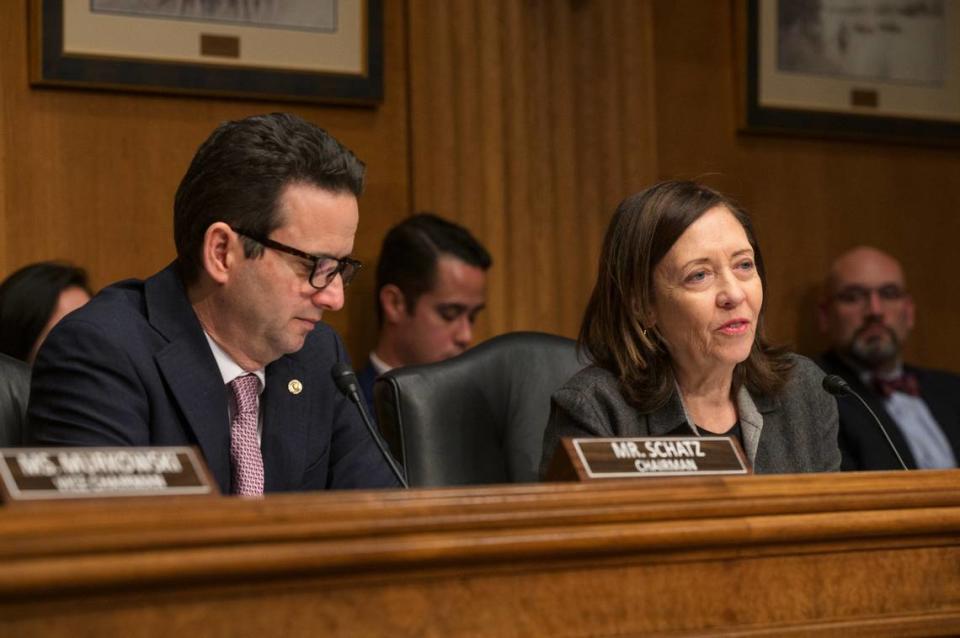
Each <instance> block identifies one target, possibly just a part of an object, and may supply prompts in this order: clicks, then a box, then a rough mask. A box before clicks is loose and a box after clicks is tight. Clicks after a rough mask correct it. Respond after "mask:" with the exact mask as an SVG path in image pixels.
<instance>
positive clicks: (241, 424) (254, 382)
mask: <svg viewBox="0 0 960 638" xmlns="http://www.w3.org/2000/svg"><path fill="white" fill-rule="evenodd" d="M230 388H231V389H232V390H233V398H234V400H235V401H236V408H237V411H236V414H234V415H233V421H232V422H231V423H230V464H231V466H232V470H233V492H234V494H240V495H241V496H257V495H260V494H263V457H262V456H261V455H260V443H259V442H258V441H257V421H258V419H259V414H260V405H259V404H260V379H259V378H257V376H256V375H255V374H245V375H243V376H242V377H237V378H236V379H234V380H233V381H231V382H230Z"/></svg>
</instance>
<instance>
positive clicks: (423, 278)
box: [376, 213, 493, 324]
mask: <svg viewBox="0 0 960 638" xmlns="http://www.w3.org/2000/svg"><path fill="white" fill-rule="evenodd" d="M441 255H448V256H451V257H455V258H457V259H459V260H461V261H463V262H465V263H467V264H469V265H471V266H475V267H477V268H480V269H482V270H487V269H489V268H490V265H491V264H492V263H493V260H492V259H491V258H490V253H488V252H487V249H486V248H484V247H483V245H482V244H481V243H480V242H479V241H477V239H476V238H475V237H474V236H473V235H471V234H470V231H469V230H467V229H466V228H464V227H463V226H460V225H459V224H455V223H453V222H451V221H447V220H446V219H443V218H442V217H438V216H437V215H434V214H433V213H418V214H416V215H413V216H411V217H408V218H407V219H405V220H403V221H402V222H400V223H399V224H397V225H396V226H394V227H393V228H391V229H390V231H389V232H388V233H387V236H386V237H384V238H383V246H382V247H381V248H380V259H379V261H378V262H377V286H376V303H377V320H378V321H379V323H380V324H382V323H383V308H382V307H381V305H380V290H382V289H383V287H384V286H386V285H387V284H393V285H395V286H396V287H397V288H399V289H400V292H401V293H403V299H404V302H405V304H406V307H407V312H408V313H409V314H413V310H414V308H415V307H416V305H417V300H419V299H420V295H422V294H423V293H425V292H427V291H429V290H432V289H433V286H434V284H435V283H436V277H437V259H438V258H439V257H440V256H441Z"/></svg>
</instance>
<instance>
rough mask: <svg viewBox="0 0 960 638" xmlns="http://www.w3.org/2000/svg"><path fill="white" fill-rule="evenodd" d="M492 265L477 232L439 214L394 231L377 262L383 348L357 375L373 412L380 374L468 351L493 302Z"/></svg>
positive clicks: (411, 221)
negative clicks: (482, 313) (481, 318)
mask: <svg viewBox="0 0 960 638" xmlns="http://www.w3.org/2000/svg"><path fill="white" fill-rule="evenodd" d="M490 264H491V259H490V254H489V253H488V252H487V250H486V249H485V248H484V247H483V245H482V244H480V242H479V241H477V240H476V239H475V238H474V237H473V235H471V234H470V231H468V230H467V229H466V228H464V227H463V226H460V225H458V224H454V223H453V222H450V221H447V220H445V219H442V218H441V217H438V216H437V215H433V214H431V213H420V214H417V215H413V216H412V217H408V218H407V219H405V220H404V221H402V222H401V223H399V224H397V225H396V226H394V227H393V228H391V229H390V231H389V232H388V233H387V235H386V237H385V238H384V240H383V246H382V247H381V249H380V260H379V262H378V263H377V283H376V291H377V292H376V295H377V296H376V301H377V321H378V323H379V327H380V332H379V336H378V339H377V346H376V348H374V350H373V352H371V353H370V359H369V361H368V362H367V365H366V367H365V368H364V369H363V370H361V372H360V374H359V375H358V377H357V378H358V380H359V382H360V387H361V389H362V390H363V393H364V396H365V397H366V399H367V405H368V407H369V411H370V414H371V415H374V410H373V382H374V380H375V379H376V378H377V377H378V376H380V375H381V374H383V373H385V372H387V371H388V370H391V369H393V368H399V367H402V366H409V365H419V364H424V363H434V362H437V361H443V360H444V359H449V358H450V357H455V356H457V355H458V354H460V353H461V352H463V351H464V350H466V349H467V347H468V346H469V345H470V342H471V341H472V340H473V324H474V322H475V321H476V320H477V315H479V314H480V311H481V310H483V309H484V307H485V306H486V302H487V270H488V269H489V268H490Z"/></svg>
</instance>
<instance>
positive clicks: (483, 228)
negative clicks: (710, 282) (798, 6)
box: [0, 0, 960, 369]
mask: <svg viewBox="0 0 960 638" xmlns="http://www.w3.org/2000/svg"><path fill="white" fill-rule="evenodd" d="M25 5H26V2H4V3H0V275H5V274H6V273H7V272H9V271H11V270H12V269H14V268H16V267H18V266H20V265H22V264H24V263H27V262H30V261H35V260H38V259H47V258H52V257H59V258H66V259H70V260H73V261H76V262H77V263H80V264H82V265H84V266H86V267H87V268H89V270H90V272H91V274H92V275H93V279H94V283H95V285H97V286H100V285H104V284H106V283H108V282H110V281H113V280H116V279H119V278H122V277H128V276H144V275H147V274H149V273H151V272H153V271H155V270H157V269H158V268H160V267H162V266H163V265H164V264H165V263H166V262H167V261H168V260H170V259H171V258H172V257H173V244H172V240H171V230H172V228H171V226H172V223H171V217H172V214H171V212H170V209H171V202H172V196H173V192H174V190H175V188H176V185H177V183H178V181H179V179H180V176H181V175H182V173H183V171H184V170H185V168H186V165H187V163H188V162H189V160H190V158H191V156H192V154H193V152H194V150H195V149H196V147H197V145H198V144H199V143H200V142H201V141H202V140H203V139H204V138H205V137H206V135H207V134H208V133H209V132H210V130H212V128H213V127H214V126H215V125H216V123H218V122H219V121H221V120H223V119H227V118H233V117H240V116H244V115H248V114H251V113H255V112H264V111H271V110H277V109H282V110H292V111H295V112H297V113H300V114H301V115H304V116H306V117H308V118H309V119H311V120H313V121H316V122H318V123H320V124H321V125H323V126H325V127H327V128H328V129H330V130H331V131H332V132H333V133H334V134H335V135H337V136H338V137H339V138H341V139H342V140H343V141H344V142H345V143H347V144H348V145H349V146H351V147H352V148H353V149H354V150H356V151H357V153H358V155H360V157H361V158H363V159H364V160H365V161H366V162H367V164H368V167H369V187H368V192H367V195H366V196H365V197H364V199H363V200H362V201H361V228H360V234H359V236H358V238H357V251H356V252H357V254H358V255H359V256H360V258H361V259H364V260H365V261H368V262H370V264H371V265H372V264H373V263H374V262H375V259H376V252H377V250H378V247H379V243H380V240H381V238H382V236H383V233H384V232H385V230H386V229H387V228H388V227H389V226H390V225H391V224H393V223H394V222H396V221H398V220H399V219H400V218H402V217H403V216H404V215H406V214H408V213H409V212H411V211H413V210H423V209H426V210H434V211H436V212H438V213H440V214H442V215H446V216H448V217H450V218H453V219H455V220H458V221H460V222H461V223H463V224H465V225H467V226H468V227H469V228H471V229H472V230H473V231H474V232H475V233H476V234H477V235H478V237H480V239H481V240H482V241H484V242H485V243H486V244H487V246H488V247H489V248H490V250H491V253H492V254H493V256H494V260H495V264H494V268H493V270H492V272H491V288H490V300H489V301H490V303H489V311H488V312H487V313H486V315H485V317H484V318H483V319H482V320H481V323H480V325H479V327H478V338H480V339H482V338H485V337H488V336H491V335H494V334H498V333H501V332H505V331H509V330H519V329H536V330H544V331H548V332H555V333H559V334H564V335H568V336H573V335H574V334H576V331H577V327H578V325H579V322H580V319H581V315H582V311H583V305H584V303H585V301H586V299H587V297H588V295H589V292H590V289H591V288H592V285H593V279H594V277H595V272H596V259H597V254H598V251H599V247H600V242H601V238H602V234H603V231H604V229H605V227H606V225H607V222H608V220H609V218H610V216H611V214H612V212H613V209H614V207H615V205H616V204H617V202H619V201H620V200H621V199H622V198H623V197H624V196H625V195H627V194H629V193H632V192H635V191H637V190H640V189H641V188H643V187H645V186H647V185H649V184H651V183H652V182H654V181H656V180H657V179H660V178H667V177H699V178H702V179H704V180H705V181H707V182H708V183H710V184H712V185H714V186H716V187H718V188H720V189H721V190H724V191H725V192H728V193H729V194H731V195H733V196H734V197H736V198H738V199H739V200H741V201H742V202H743V203H744V204H745V205H746V206H747V208H748V209H749V210H750V211H751V212H752V213H753V215H754V218H755V221H756V223H757V227H758V231H759V234H760V240H761V243H762V245H763V248H764V251H765V253H766V258H767V262H768V267H769V273H770V277H769V278H770V290H769V294H768V297H767V301H768V328H769V331H770V333H771V334H772V335H773V336H774V337H775V338H776V339H778V340H781V341H786V342H789V343H794V344H796V345H797V346H798V348H799V349H800V350H802V351H807V352H814V351H816V350H817V349H818V348H819V346H820V345H821V344H820V342H819V340H818V337H817V335H816V332H815V328H814V324H813V319H812V304H813V297H814V292H813V291H814V287H815V286H816V284H817V283H818V282H819V280H820V278H821V276H822V274H823V273H824V271H825V269H826V268H827V265H828V263H829V261H830V259H831V258H832V257H833V256H834V255H835V254H836V253H838V252H839V251H841V250H842V249H844V248H846V247H847V246H850V245H853V244H856V243H863V242H866V243H872V244H876V245H878V246H881V247H883V248H886V249H888V250H890V251H891V252H893V253H895V254H897V255H899V256H900V257H901V258H902V259H903V260H904V262H905V263H906V269H907V274H908V277H909V278H910V282H911V285H912V289H913V292H914V295H915V297H916V298H917V302H918V305H919V312H918V325H917V329H916V333H915V335H914V338H913V339H912V344H911V347H910V348H909V353H910V355H911V356H912V358H913V359H914V360H915V361H917V362H920V363H925V364H929V365H937V366H941V367H947V368H954V369H960V363H957V355H958V353H960V332H958V331H956V330H953V323H954V321H955V319H956V318H957V317H958V316H960V300H958V298H957V294H956V293H957V290H958V287H957V286H956V284H954V283H953V282H952V277H951V276H950V273H951V260H952V256H953V251H954V243H955V239H954V238H955V237H956V236H957V235H958V231H960V216H958V215H957V214H956V211H957V209H958V207H960V191H958V189H957V188H956V183H957V182H958V179H960V153H958V152H957V151H956V150H954V149H937V148H930V147H923V146H911V145H890V144H883V143H865V142H859V143H858V142H842V141H836V140H815V139H803V138H788V137H755V136H748V135H742V134H739V133H737V123H738V113H737V106H736V105H737V102H738V97H739V96H738V93H737V90H738V89H737V87H738V84H737V82H738V77H737V74H738V71H739V68H740V62H739V60H738V58H737V50H736V49H737V45H738V43H739V38H740V36H739V35H738V29H739V27H738V21H737V18H738V15H737V14H736V10H737V9H738V7H739V8H741V9H742V3H741V2H740V0H729V1H727V2H707V3H697V8H696V10H692V9H691V7H690V3H685V2H674V1H673V0H638V1H635V2H634V1H631V2H622V3H620V2H606V1H602V0H392V1H389V2H385V3H384V7H385V12H386V16H385V22H386V28H385V33H386V42H385V62H386V73H385V76H386V99H385V101H384V103H383V104H382V105H381V106H380V107H378V108H376V109H365V108H351V107H337V106H311V105H304V104H282V103H268V102H253V101H245V100H226V99H205V98H182V97H174V96H163V95H157V96H152V95H137V94H130V93H107V92H93V91H70V90H63V89H35V88H31V87H30V86H29V84H28V81H27V50H28V49H27V29H26V24H27V22H26V21H27V17H26V7H25ZM372 288H373V276H372V273H370V272H369V271H368V272H367V273H365V275H364V276H361V277H360V278H359V279H358V281H357V283H356V284H354V287H353V288H352V289H351V291H350V294H349V301H348V305H347V308H346V309H345V310H344V311H342V312H340V313H337V314H335V315H333V316H332V317H331V323H333V324H334V326H335V327H337V329H338V330H340V331H341V332H342V333H343V334H344V336H345V338H346V339H347V343H348V346H349V347H350V350H351V353H352V354H353V355H354V357H355V358H358V357H365V356H366V352H367V350H368V349H369V348H370V347H371V345H372V343H373V339H374V332H375V325H374V324H375V319H374V316H373V302H372V298H373V291H372Z"/></svg>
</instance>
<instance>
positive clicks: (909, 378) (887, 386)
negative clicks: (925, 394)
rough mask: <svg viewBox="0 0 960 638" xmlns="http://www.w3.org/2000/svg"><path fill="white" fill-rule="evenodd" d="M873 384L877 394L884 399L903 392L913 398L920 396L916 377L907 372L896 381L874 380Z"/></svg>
mask: <svg viewBox="0 0 960 638" xmlns="http://www.w3.org/2000/svg"><path fill="white" fill-rule="evenodd" d="M873 384H874V386H876V388H877V392H879V393H880V394H882V395H883V396H885V397H889V396H890V395H891V394H893V393H894V392H903V393H904V394H909V395H910V396H914V397H918V396H920V384H919V383H918V382H917V376H916V375H915V374H910V373H909V372H904V373H903V375H902V376H899V377H897V378H896V379H878V378H874V380H873Z"/></svg>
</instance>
